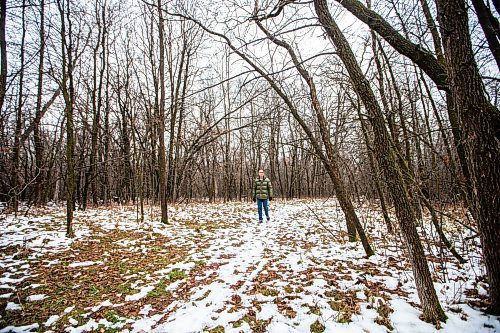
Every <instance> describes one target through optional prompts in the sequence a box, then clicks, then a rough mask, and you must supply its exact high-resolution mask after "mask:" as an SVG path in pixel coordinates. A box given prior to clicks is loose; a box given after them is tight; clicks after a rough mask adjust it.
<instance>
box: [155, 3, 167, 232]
mask: <svg viewBox="0 0 500 333" xmlns="http://www.w3.org/2000/svg"><path fill="white" fill-rule="evenodd" d="M157 6H158V8H157V9H158V16H159V22H158V30H159V44H160V77H159V85H160V101H159V117H158V119H157V121H158V140H159V143H160V146H159V151H158V160H159V172H160V193H159V196H160V205H161V222H162V223H168V211H167V190H166V185H167V184H166V173H167V170H166V169H167V167H166V159H165V45H164V28H165V25H164V22H163V21H164V20H163V8H162V6H161V0H158V2H157Z"/></svg>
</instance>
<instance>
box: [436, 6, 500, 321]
mask: <svg viewBox="0 0 500 333" xmlns="http://www.w3.org/2000/svg"><path fill="white" fill-rule="evenodd" d="M436 3H437V9H438V20H439V23H440V25H441V29H442V35H443V44H444V52H445V57H446V64H447V67H448V68H447V69H448V75H449V86H450V94H451V96H452V100H453V102H454V103H453V106H454V108H455V111H456V114H457V116H458V123H459V125H460V127H461V130H462V131H463V138H464V142H463V144H464V148H465V153H466V156H465V160H466V163H467V168H468V170H469V172H470V183H471V185H470V186H471V188H472V191H471V194H472V204H473V210H474V213H475V214H474V215H475V217H476V219H477V223H478V227H479V231H480V234H481V243H482V245H483V256H484V261H485V265H486V270H487V273H488V280H489V281H488V282H489V284H490V300H491V308H490V310H491V312H492V313H495V314H500V246H498V240H499V239H500V195H499V193H500V181H499V179H500V112H499V111H498V109H496V108H495V107H493V106H492V105H491V104H490V103H489V102H488V100H487V99H486V97H485V91H484V85H483V83H482V80H481V76H480V74H479V71H478V67H477V64H476V62H475V59H474V53H473V51H472V44H471V38H470V33H469V26H468V22H469V21H468V15H467V8H466V2H465V1H461V0H438V1H436Z"/></svg>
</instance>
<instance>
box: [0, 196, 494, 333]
mask: <svg viewBox="0 0 500 333" xmlns="http://www.w3.org/2000/svg"><path fill="white" fill-rule="evenodd" d="M309 207H310V208H311V209H312V210H314V212H315V213H316V215H317V216H316V215H315V214H313V213H312V212H311V211H310V208H309ZM170 209H171V212H170V216H171V223H170V224H168V225H162V224H158V223H156V222H154V221H155V219H156V217H154V216H148V217H147V219H146V221H145V222H144V223H141V222H137V221H136V215H135V211H134V209H133V207H131V208H130V209H127V208H118V209H111V210H100V211H98V210H89V211H86V212H77V213H76V215H75V216H76V223H75V227H76V232H77V237H76V238H75V239H73V240H68V239H66V238H65V237H64V235H63V230H64V229H63V227H64V220H63V214H61V210H62V209H61V208H57V207H54V208H53V209H52V210H51V209H47V210H46V211H43V212H38V215H36V216H32V217H27V218H14V217H12V216H6V217H4V218H3V219H0V227H1V228H3V229H4V230H7V231H8V233H6V234H3V235H2V236H1V237H0V249H1V250H2V251H1V252H0V253H1V255H0V306H1V308H0V314H1V316H2V317H1V318H0V323H1V324H2V325H0V333H3V332H32V331H45V332H50V331H55V332H59V331H67V332H75V333H76V332H85V331H92V330H97V331H98V330H101V329H102V330H104V331H106V330H108V329H109V330H110V331H123V332H150V331H152V332H181V333H182V332H186V333H187V332H202V331H209V332H276V333H281V332H297V333H298V332H362V331H365V332H386V331H387V330H389V329H393V330H394V331H395V332H433V331H435V332H438V330H437V329H436V328H435V327H434V326H432V325H430V324H428V323H425V322H422V321H421V320H420V319H419V316H420V309H419V307H418V303H419V301H418V297H417V294H416V290H415V285H414V282H413V278H412V273H411V269H410V267H409V265H408V263H407V262H406V260H405V259H404V257H402V251H401V249H400V248H398V247H397V246H394V244H391V242H396V241H397V239H396V238H391V237H392V236H391V237H389V236H387V234H386V233H385V231H384V226H383V225H382V224H380V223H379V222H380V221H381V218H380V214H379V213H378V212H376V211H373V210H372V209H371V208H364V207H362V208H360V209H359V213H360V216H362V218H363V221H364V223H367V225H368V226H370V228H369V229H368V230H369V234H370V236H371V237H372V240H373V243H374V246H375V247H376V251H377V253H378V255H376V256H373V257H371V258H369V259H366V258H365V257H364V252H363V249H362V247H361V245H360V244H353V243H348V242H346V241H345V239H344V233H343V229H344V225H343V216H342V214H341V212H340V210H339V207H338V205H337V203H336V202H335V201H334V200H330V201H328V202H326V201H319V200H316V201H312V200H307V201H305V200H302V201H300V200H296V201H291V202H272V203H271V205H270V214H271V218H272V220H271V222H267V221H266V222H264V223H263V224H259V223H258V220H257V212H256V207H255V204H242V203H228V204H192V205H186V206H176V207H170ZM152 211H153V210H150V212H152ZM318 217H319V218H320V219H321V220H322V222H323V224H324V225H325V226H327V227H328V228H329V229H330V231H331V232H332V233H333V236H332V234H331V233H330V232H326V231H325V230H324V228H323V227H322V226H321V225H320V224H319V223H318V221H317V218H318ZM472 245H473V244H469V245H468V246H472ZM478 257H479V256H478V255H471V256H470V258H469V263H468V264H466V265H465V266H463V267H458V266H457V265H456V264H455V263H454V261H453V258H449V257H446V258H444V259H445V260H446V265H447V272H448V273H447V274H448V279H447V281H442V280H440V279H439V278H438V277H439V276H440V275H442V271H441V267H442V265H441V264H439V262H438V261H430V266H431V268H432V269H433V270H435V277H436V281H435V287H436V290H437V292H438V296H439V298H440V301H441V302H442V304H443V307H444V309H445V311H446V313H447V315H448V317H449V319H448V321H447V322H446V323H443V324H442V326H441V327H442V328H441V330H439V332H457V331H467V332H495V331H500V323H499V321H498V317H493V316H488V315H485V314H484V313H483V312H482V311H480V309H478V308H477V307H476V308H474V307H472V306H471V305H470V304H471V303H472V304H481V303H480V302H481V300H482V299H484V293H485V288H486V285H485V284H484V283H483V282H477V279H476V277H477V276H478V275H480V274H484V273H483V272H484V271H483V267H482V266H481V265H480V262H478V261H477V258H478ZM436 258H437V257H436ZM440 260H441V259H440ZM479 281H480V280H479Z"/></svg>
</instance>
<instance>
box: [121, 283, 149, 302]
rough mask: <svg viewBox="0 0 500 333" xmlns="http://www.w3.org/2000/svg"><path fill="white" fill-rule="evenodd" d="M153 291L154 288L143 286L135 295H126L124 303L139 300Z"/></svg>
mask: <svg viewBox="0 0 500 333" xmlns="http://www.w3.org/2000/svg"><path fill="white" fill-rule="evenodd" d="M153 289H155V287H154V286H145V287H142V288H141V291H140V292H138V293H136V294H133V295H127V296H125V301H127V302H129V301H137V300H140V299H141V298H144V297H146V296H147V295H148V293H149V292H150V291H152V290H153Z"/></svg>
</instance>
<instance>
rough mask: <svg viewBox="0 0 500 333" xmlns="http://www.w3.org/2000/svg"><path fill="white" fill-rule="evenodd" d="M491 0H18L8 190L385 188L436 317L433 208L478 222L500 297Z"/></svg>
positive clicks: (4, 191) (56, 193) (3, 155)
mask: <svg viewBox="0 0 500 333" xmlns="http://www.w3.org/2000/svg"><path fill="white" fill-rule="evenodd" d="M498 5H499V4H498V3H497V2H495V1H489V0H470V1H463V0H434V1H432V0H412V1H400V0H387V1H371V0H366V1H365V0H361V1H360V0H342V1H340V0H337V1H333V0H329V1H327V0H314V1H302V0H297V1H295V0H279V1H277V0H261V1H259V0H232V1H223V0H216V1H202V0H196V1H181V0H179V1H161V0H157V1H153V0H150V1H146V0H141V1H119V0H89V1H74V0H52V1H46V0H16V1H7V0H1V22H0V39H1V40H0V43H1V45H0V48H1V50H0V53H1V54H0V56H1V81H0V110H1V113H0V201H1V202H3V203H4V204H3V206H2V207H3V210H4V213H8V214H15V215H17V214H20V215H22V214H27V213H28V211H29V210H30V209H32V207H43V206H46V205H47V204H51V203H59V202H66V216H65V219H66V234H67V236H69V237H71V236H73V235H74V230H73V214H74V212H75V211H85V210H88V209H91V208H99V207H104V206H111V205H117V204H120V205H132V206H134V207H136V208H137V210H138V211H139V212H140V215H141V216H142V219H144V215H145V206H147V205H157V206H158V207H157V209H158V211H161V218H159V219H158V221H157V222H158V223H161V222H163V223H167V224H168V223H169V212H168V207H169V205H179V204H188V203H200V202H208V203H221V202H222V203H227V202H233V201H236V202H241V201H251V199H252V191H253V186H254V180H255V177H256V172H257V170H258V169H259V168H263V169H264V170H265V171H266V175H267V176H268V177H269V178H270V179H271V180H272V182H273V187H274V196H275V198H276V199H279V200H283V201H286V200H291V199H301V198H302V199H303V198H325V199H327V198H331V197H335V199H336V200H337V201H338V203H339V205H340V207H341V210H342V214H343V215H342V216H343V218H344V222H343V223H344V225H345V231H346V232H347V235H348V239H349V240H350V241H357V240H360V241H361V244H362V246H363V249H364V252H365V254H366V256H367V257H370V256H371V255H373V254H374V253H375V251H374V249H373V243H372V240H371V235H370V234H369V233H368V232H367V228H366V225H364V224H363V223H361V220H360V218H359V216H358V215H359V214H358V212H357V211H356V207H358V206H359V205H360V204H362V203H372V204H374V205H376V207H378V208H377V209H380V211H381V212H382V217H383V220H382V221H383V222H384V224H385V227H386V228H387V230H388V232H389V233H391V234H394V233H396V234H398V235H400V236H401V240H402V244H403V245H404V248H405V255H406V256H407V258H408V260H409V262H410V263H411V269H412V272H413V276H414V278H415V284H416V288H417V292H418V297H419V300H420V302H421V307H422V312H423V318H425V320H426V321H428V322H433V323H437V322H439V321H444V320H446V314H445V312H444V311H443V309H442V307H441V304H440V302H439V300H438V297H437V296H436V291H435V288H434V287H433V285H432V283H433V281H432V278H431V272H430V270H429V266H428V262H427V259H426V255H425V252H424V247H423V246H422V235H421V233H420V227H421V226H422V221H423V219H424V216H427V215H428V216H430V219H429V221H430V222H429V223H432V225H433V227H434V228H435V229H436V230H437V234H438V239H439V242H441V244H443V246H444V247H445V248H446V251H449V252H450V253H451V255H452V256H453V257H454V258H456V260H458V262H461V263H465V262H466V259H464V258H463V257H462V255H461V254H460V253H459V251H457V250H456V249H455V246H454V245H453V244H452V242H451V241H450V240H449V239H448V236H447V235H446V232H444V229H443V228H442V220H443V218H444V217H445V218H450V215H453V214H452V212H453V210H454V209H455V208H456V207H461V208H463V209H464V210H465V211H466V212H467V213H466V214H465V215H464V216H462V217H460V218H459V217H453V218H452V219H451V220H452V221H453V223H455V224H457V225H467V226H468V228H469V229H471V230H475V232H476V235H477V236H478V237H479V239H480V242H481V249H482V256H483V260H484V262H483V264H484V266H485V268H486V272H487V282H488V285H489V288H488V295H489V301H488V302H489V303H488V305H489V307H488V311H489V312H490V313H493V314H500V247H498V239H500V181H499V179H500V111H499V108H498V107H499V104H500V100H499V98H500V76H499V69H500V25H499V22H498V15H499V13H500V9H499V7H498Z"/></svg>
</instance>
